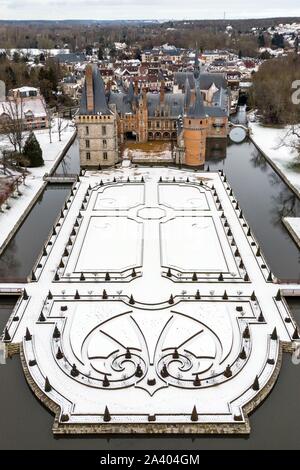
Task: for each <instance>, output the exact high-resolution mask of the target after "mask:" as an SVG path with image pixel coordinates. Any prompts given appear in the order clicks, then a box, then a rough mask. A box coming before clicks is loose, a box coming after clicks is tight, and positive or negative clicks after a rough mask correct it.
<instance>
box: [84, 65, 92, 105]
mask: <svg viewBox="0 0 300 470" xmlns="http://www.w3.org/2000/svg"><path fill="white" fill-rule="evenodd" d="M85 86H86V107H87V110H88V112H90V113H93V112H94V87H93V66H92V65H91V64H88V65H87V66H86V70H85Z"/></svg>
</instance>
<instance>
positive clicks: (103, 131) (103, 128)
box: [102, 126, 106, 135]
mask: <svg viewBox="0 0 300 470" xmlns="http://www.w3.org/2000/svg"><path fill="white" fill-rule="evenodd" d="M102 135H106V126H102Z"/></svg>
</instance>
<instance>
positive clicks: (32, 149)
mask: <svg viewBox="0 0 300 470" xmlns="http://www.w3.org/2000/svg"><path fill="white" fill-rule="evenodd" d="M23 155H24V157H25V159H26V160H27V161H28V162H29V165H28V166H30V167H37V166H43V165H44V160H43V152H42V149H41V147H40V144H39V143H38V140H37V138H36V137H35V135H34V133H33V132H30V134H29V136H28V138H27V140H26V142H25V145H24V148H23Z"/></svg>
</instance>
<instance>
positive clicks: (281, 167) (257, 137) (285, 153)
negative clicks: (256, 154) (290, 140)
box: [249, 122, 300, 194]
mask: <svg viewBox="0 0 300 470" xmlns="http://www.w3.org/2000/svg"><path fill="white" fill-rule="evenodd" d="M249 126H250V129H251V138H252V140H253V141H254V143H255V144H256V145H257V146H258V147H259V148H260V150H261V151H262V152H263V153H264V154H265V155H266V156H267V157H268V158H269V159H270V160H271V161H272V163H273V164H274V166H275V167H276V168H277V170H278V171H279V172H280V173H281V174H282V175H283V176H284V177H285V178H286V179H287V181H288V182H289V183H290V185H291V186H293V187H294V188H295V190H296V192H298V194H299V192H300V160H299V157H298V156H297V154H296V152H295V151H294V150H293V149H291V148H290V147H288V146H282V145H281V144H282V141H283V139H284V138H285V136H286V134H287V132H288V130H289V129H288V127H284V128H273V127H265V126H263V125H261V124H259V123H257V122H251V123H250V124H249Z"/></svg>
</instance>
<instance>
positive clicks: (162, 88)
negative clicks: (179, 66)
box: [159, 80, 165, 104]
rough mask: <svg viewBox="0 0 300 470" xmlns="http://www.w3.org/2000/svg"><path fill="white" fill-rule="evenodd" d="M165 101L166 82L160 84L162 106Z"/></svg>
mask: <svg viewBox="0 0 300 470" xmlns="http://www.w3.org/2000/svg"><path fill="white" fill-rule="evenodd" d="M164 101H165V81H164V80H162V81H161V83H160V92H159V102H160V104H162V103H163V102H164Z"/></svg>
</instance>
